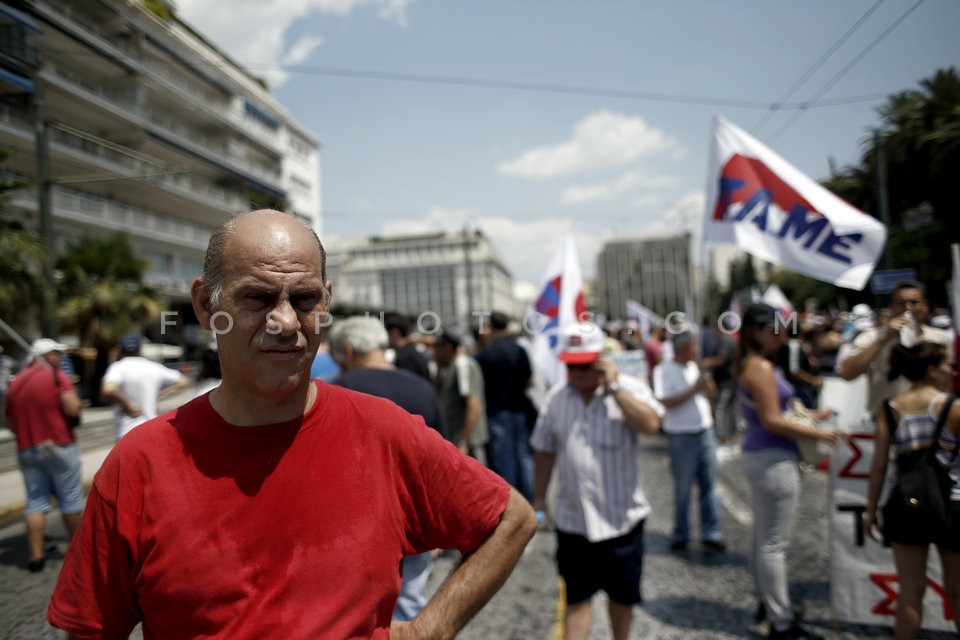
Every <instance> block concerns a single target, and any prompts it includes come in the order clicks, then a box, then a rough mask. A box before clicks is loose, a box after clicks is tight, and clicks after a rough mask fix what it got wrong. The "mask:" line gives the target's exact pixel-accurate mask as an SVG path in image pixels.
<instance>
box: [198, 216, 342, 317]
mask: <svg viewBox="0 0 960 640" xmlns="http://www.w3.org/2000/svg"><path fill="white" fill-rule="evenodd" d="M304 238H307V239H309V240H310V241H311V242H316V244H317V250H318V251H319V261H318V264H319V265H320V279H321V281H322V282H324V283H326V282H327V254H326V251H324V249H323V244H322V243H321V242H320V238H318V237H317V234H316V232H315V231H314V230H313V229H311V228H310V227H308V226H307V225H305V224H303V222H301V221H300V220H298V219H296V218H294V217H293V216H291V215H289V214H286V213H283V212H281V211H274V210H272V209H258V210H256V211H249V212H247V213H241V214H238V215H235V216H233V217H231V218H230V219H228V220H226V221H225V222H223V223H221V224H220V226H219V227H217V228H216V229H215V230H214V231H213V234H211V236H210V243H209V244H208V245H207V253H206V255H205V256H204V258H203V287H204V289H205V290H206V292H207V295H208V296H209V297H210V306H211V308H213V309H219V308H220V297H221V295H222V294H223V285H224V277H225V276H224V273H225V270H224V267H225V258H226V256H227V255H229V254H230V253H231V252H234V251H237V252H241V254H242V253H243V252H245V251H247V250H249V249H251V248H253V247H255V246H258V245H259V246H261V247H265V248H267V250H268V252H269V253H274V254H277V253H284V252H285V250H286V249H288V248H289V247H290V246H291V245H292V244H293V243H295V242H297V241H298V240H302V239H304ZM327 295H329V292H328V291H327V290H326V289H324V296H327Z"/></svg>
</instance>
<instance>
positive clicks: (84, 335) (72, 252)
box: [57, 233, 162, 349]
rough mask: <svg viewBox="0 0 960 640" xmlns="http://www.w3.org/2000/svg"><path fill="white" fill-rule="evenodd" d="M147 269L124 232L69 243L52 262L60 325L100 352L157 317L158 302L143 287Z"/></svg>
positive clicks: (150, 291)
mask: <svg viewBox="0 0 960 640" xmlns="http://www.w3.org/2000/svg"><path fill="white" fill-rule="evenodd" d="M147 267H148V264H147V262H146V261H144V260H141V259H140V258H138V257H137V256H136V253H135V252H134V248H133V244H132V243H131V241H130V237H129V236H128V235H127V234H125V233H114V234H111V235H108V236H105V237H90V236H86V237H83V238H81V239H80V240H78V241H76V242H72V243H69V244H68V245H67V248H66V251H65V252H64V253H63V255H62V256H61V257H60V259H59V260H58V261H57V269H58V270H59V271H60V274H61V275H60V279H59V282H58V283H57V284H58V290H59V294H60V307H59V309H58V312H57V315H58V317H59V320H60V325H61V326H62V327H63V328H64V329H65V330H73V331H76V332H77V333H78V334H79V337H80V343H81V345H82V346H86V347H96V348H98V349H104V348H107V347H109V346H112V345H113V344H115V343H116V341H117V340H118V339H119V338H120V337H121V336H122V335H123V334H124V333H126V332H128V331H130V330H132V329H136V328H139V327H140V326H141V325H143V324H146V323H148V322H150V321H152V320H155V319H157V318H159V317H160V312H161V304H162V301H161V299H160V297H159V296H158V295H157V293H156V292H155V291H153V290H152V289H151V288H149V287H147V286H145V285H144V284H143V276H144V274H145V273H146V270H147Z"/></svg>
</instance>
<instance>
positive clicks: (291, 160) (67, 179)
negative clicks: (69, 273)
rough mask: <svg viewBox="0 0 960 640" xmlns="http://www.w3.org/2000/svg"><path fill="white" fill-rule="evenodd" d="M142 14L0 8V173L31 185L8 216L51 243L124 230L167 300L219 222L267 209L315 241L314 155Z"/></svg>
mask: <svg viewBox="0 0 960 640" xmlns="http://www.w3.org/2000/svg"><path fill="white" fill-rule="evenodd" d="M146 5H147V3H143V2H135V1H134V0H43V1H34V0H26V1H23V2H13V1H12V0H0V147H2V148H5V149H9V150H10V151H11V152H12V153H11V155H10V156H9V158H8V159H7V160H6V162H5V163H4V166H3V167H0V170H2V171H4V172H6V173H7V175H8V177H9V176H11V175H12V176H13V177H15V178H17V179H20V180H25V181H26V182H27V183H28V184H30V185H33V186H31V187H30V188H26V189H21V190H19V191H17V192H16V193H15V194H14V195H13V197H12V200H11V202H10V203H9V206H8V207H7V211H6V213H5V215H6V216H8V217H10V218H13V219H19V220H20V221H22V222H23V223H24V224H26V225H27V226H30V227H33V228H38V229H39V230H40V231H41V234H42V235H44V236H45V237H46V238H47V240H48V242H50V244H51V246H53V247H54V248H56V249H61V248H62V247H63V245H64V244H65V243H66V242H69V241H71V240H75V239H78V238H81V237H83V236H85V235H101V234H103V233H105V232H111V231H124V232H126V233H128V234H130V236H131V238H132V241H133V244H134V247H135V248H136V250H137V253H138V255H140V256H141V257H143V258H144V259H146V260H147V261H149V264H150V267H149V272H148V275H147V282H148V283H149V284H152V285H154V286H156V287H158V288H159V289H160V290H161V291H162V292H163V293H164V294H165V296H166V297H167V299H168V301H169V302H170V303H171V306H173V307H176V305H177V303H178V302H179V303H185V302H186V300H188V299H189V286H190V282H191V281H192V279H193V278H194V277H196V276H197V275H199V274H200V271H201V266H202V260H203V252H204V250H205V248H206V245H207V241H208V239H209V236H210V232H211V231H212V229H213V228H214V227H216V226H217V225H218V224H219V223H220V222H222V221H223V220H225V219H226V218H228V217H229V216H230V215H232V214H234V213H237V212H240V211H244V210H247V209H249V208H251V207H270V208H278V209H282V210H285V211H287V212H289V213H292V214H293V215H296V216H297V217H299V218H300V219H302V220H303V221H304V222H306V223H307V224H309V225H310V226H312V227H313V228H314V229H316V230H317V232H318V233H320V232H321V211H320V154H319V145H318V142H317V140H316V138H315V137H314V136H313V134H312V133H310V132H309V131H307V130H306V129H305V128H304V127H302V126H301V125H299V124H297V123H296V122H294V121H293V120H292V119H291V118H290V117H289V116H288V115H287V113H286V112H285V111H284V109H283V108H282V107H281V106H280V104H279V103H278V102H277V100H276V99H275V98H274V97H273V96H271V95H270V93H269V91H268V90H267V88H266V86H265V84H264V83H263V82H261V81H260V80H258V79H257V78H255V77H253V76H251V75H250V74H248V73H247V72H245V71H244V70H243V69H241V68H240V67H239V66H237V65H236V64H235V63H234V62H232V61H231V60H230V59H229V58H228V57H226V56H225V55H224V54H223V53H221V52H219V51H218V50H217V49H216V48H215V47H213V46H212V45H211V44H210V43H209V42H207V41H206V40H205V39H204V38H203V37H202V36H201V35H200V34H198V33H197V32H195V31H194V30H193V29H192V28H191V27H190V26H189V25H187V24H186V23H184V22H182V21H181V20H180V19H179V18H178V17H177V16H176V14H175V12H174V10H173V9H172V7H171V6H169V5H165V4H164V3H162V2H156V3H150V6H152V7H154V10H152V11H151V10H147V9H145V8H143V7H144V6H146Z"/></svg>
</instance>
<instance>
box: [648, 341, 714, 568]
mask: <svg viewBox="0 0 960 640" xmlns="http://www.w3.org/2000/svg"><path fill="white" fill-rule="evenodd" d="M673 348H674V360H673V362H662V363H660V364H659V365H657V367H656V368H655V369H654V370H653V390H654V394H655V395H656V397H657V400H659V401H660V403H661V404H663V406H664V408H666V410H667V411H666V413H665V414H664V416H663V424H662V427H661V428H662V430H663V432H664V433H665V434H666V436H667V451H668V452H669V454H670V468H671V470H672V471H673V484H674V507H675V520H674V522H675V524H674V529H673V541H672V542H671V544H670V548H671V549H672V550H674V551H683V550H684V549H686V548H687V544H688V543H689V541H690V494H691V493H692V490H693V482H694V480H696V481H697V485H698V486H699V489H700V527H701V530H702V533H703V546H704V548H705V549H707V550H709V551H724V550H725V549H726V545H725V544H724V542H723V534H722V533H721V531H720V510H719V508H718V507H717V497H716V494H715V493H714V484H715V483H716V477H717V440H716V437H715V436H714V432H713V411H712V409H711V406H710V402H711V399H712V398H713V397H715V395H716V385H715V384H714V383H713V380H712V379H711V378H710V375H709V374H707V373H701V371H700V367H699V366H698V365H697V362H696V359H697V341H696V340H695V339H694V335H693V334H692V333H690V332H689V331H685V332H683V333H678V334H676V335H675V336H674V337H673Z"/></svg>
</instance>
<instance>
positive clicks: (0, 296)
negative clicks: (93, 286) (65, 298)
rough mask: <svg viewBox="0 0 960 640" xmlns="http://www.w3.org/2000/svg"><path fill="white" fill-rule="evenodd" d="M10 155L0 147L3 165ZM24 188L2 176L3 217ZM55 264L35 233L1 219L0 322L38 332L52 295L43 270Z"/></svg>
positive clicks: (0, 209) (18, 329)
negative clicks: (12, 197)
mask: <svg viewBox="0 0 960 640" xmlns="http://www.w3.org/2000/svg"><path fill="white" fill-rule="evenodd" d="M11 153H13V152H12V151H11V150H10V149H6V148H0V165H2V164H3V163H4V162H5V161H6V159H7V158H8V157H9V156H10V154H11ZM23 186H24V185H23V182H22V181H20V180H18V179H16V178H13V177H10V176H9V175H3V176H2V177H0V218H2V217H3V215H4V214H5V213H6V210H7V203H8V201H9V197H10V194H11V193H12V192H14V191H16V190H17V189H20V188H21V187H23ZM52 264H53V254H52V253H51V251H50V249H49V247H48V246H47V245H46V243H45V242H44V241H43V240H42V239H41V238H40V235H39V234H38V233H37V232H36V231H34V230H32V229H29V228H26V227H24V226H23V225H22V224H20V223H19V222H15V221H12V220H3V219H0V319H3V320H4V321H5V322H6V323H7V324H9V325H11V326H12V327H13V329H14V330H15V331H16V332H17V333H19V334H21V335H26V334H31V333H34V332H35V331H36V329H37V328H38V324H39V323H38V320H39V317H40V313H42V310H43V308H44V304H43V302H44V300H45V299H49V296H51V295H53V288H52V287H51V286H50V283H49V281H48V280H47V278H46V277H44V270H45V269H47V270H48V267H50V266H51V265H52Z"/></svg>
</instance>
